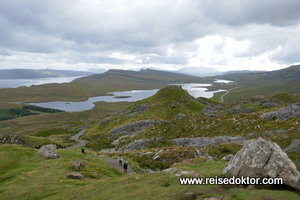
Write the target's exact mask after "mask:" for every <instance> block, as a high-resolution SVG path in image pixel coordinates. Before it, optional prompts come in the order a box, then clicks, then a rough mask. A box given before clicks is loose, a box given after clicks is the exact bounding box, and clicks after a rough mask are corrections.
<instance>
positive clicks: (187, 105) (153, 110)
mask: <svg viewBox="0 0 300 200" xmlns="http://www.w3.org/2000/svg"><path fill="white" fill-rule="evenodd" d="M178 88H179V87H177V86H168V87H166V88H163V89H161V90H160V91H159V92H158V93H157V94H156V95H154V96H152V97H149V98H147V99H144V100H141V101H138V102H136V103H134V104H133V105H132V106H131V107H129V108H128V109H127V110H130V109H131V108H133V107H136V106H138V105H141V104H145V105H148V106H149V108H148V109H147V111H145V112H142V113H140V114H138V115H132V114H128V115H124V116H120V115H113V116H110V117H108V118H107V119H109V120H111V122H109V123H107V124H105V125H101V124H95V125H94V126H93V127H92V128H90V129H89V130H88V132H87V133H86V134H85V136H84V138H86V139H89V140H90V141H91V142H90V143H89V144H88V146H90V147H92V148H95V149H99V148H100V147H102V148H104V147H105V146H106V144H109V143H110V142H111V141H109V140H106V139H105V138H108V135H107V133H108V131H110V130H111V129H113V128H115V127H118V126H121V125H124V124H127V123H130V122H134V121H139V120H148V119H153V120H168V121H174V118H173V116H174V115H176V114H178V113H184V114H186V115H188V116H194V115H196V114H198V113H199V112H201V110H202V108H203V107H204V106H203V104H201V103H199V102H198V101H196V100H195V99H194V98H193V97H191V96H190V95H189V94H188V93H187V92H186V91H184V90H182V89H178ZM171 105H173V106H175V108H172V107H171ZM187 120H188V119H183V120H178V121H177V123H175V125H174V126H172V125H168V129H169V130H168V131H170V132H173V135H172V136H170V137H172V138H174V137H179V136H182V134H180V133H179V135H178V134H177V133H178V132H177V133H176V131H175V130H181V129H185V128H188V127H186V121H187ZM156 127H157V128H158V129H159V130H160V129H164V128H166V127H165V126H164V125H157V126H156ZM158 129H151V128H147V129H146V130H145V132H146V133H147V134H146V135H143V134H142V135H137V136H136V137H133V138H131V139H130V140H135V139H139V138H145V137H146V138H152V137H157V133H158V132H159V130H158ZM170 129H171V130H170ZM161 132H162V130H161ZM186 136H187V135H186ZM128 142H129V141H128Z"/></svg>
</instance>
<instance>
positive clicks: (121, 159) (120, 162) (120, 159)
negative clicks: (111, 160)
mask: <svg viewBox="0 0 300 200" xmlns="http://www.w3.org/2000/svg"><path fill="white" fill-rule="evenodd" d="M122 164H123V158H122V156H119V165H120V166H122Z"/></svg>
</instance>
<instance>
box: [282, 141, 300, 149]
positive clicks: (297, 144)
mask: <svg viewBox="0 0 300 200" xmlns="http://www.w3.org/2000/svg"><path fill="white" fill-rule="evenodd" d="M285 151H286V152H300V139H295V140H293V142H292V144H290V145H289V146H288V147H286V148H285Z"/></svg>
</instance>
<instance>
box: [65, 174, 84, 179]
mask: <svg viewBox="0 0 300 200" xmlns="http://www.w3.org/2000/svg"><path fill="white" fill-rule="evenodd" d="M66 177H67V178H70V179H79V180H82V179H84V176H83V175H82V174H81V173H79V172H70V173H68V174H67V176H66Z"/></svg>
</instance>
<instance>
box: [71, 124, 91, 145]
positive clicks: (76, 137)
mask: <svg viewBox="0 0 300 200" xmlns="http://www.w3.org/2000/svg"><path fill="white" fill-rule="evenodd" d="M86 130H87V128H82V129H81V131H79V132H78V133H77V134H76V135H73V136H72V137H71V138H70V140H74V141H75V142H77V144H74V145H71V146H69V147H67V148H66V149H75V148H78V147H81V146H85V145H86V143H88V142H89V141H88V140H82V139H79V137H80V136H82V135H83V134H84V133H85V132H86Z"/></svg>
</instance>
